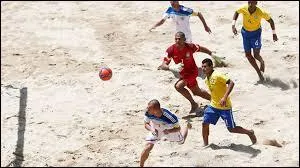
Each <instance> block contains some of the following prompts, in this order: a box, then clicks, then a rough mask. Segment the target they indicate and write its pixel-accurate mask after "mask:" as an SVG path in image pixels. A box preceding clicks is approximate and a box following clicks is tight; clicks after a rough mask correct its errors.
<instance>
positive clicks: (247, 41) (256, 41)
mask: <svg viewBox="0 0 300 168" xmlns="http://www.w3.org/2000/svg"><path fill="white" fill-rule="evenodd" d="M241 32H242V36H243V45H244V50H245V52H251V48H253V49H260V48H261V28H259V29H258V30H255V31H251V32H250V31H247V30H245V29H244V27H243V28H242V30H241Z"/></svg>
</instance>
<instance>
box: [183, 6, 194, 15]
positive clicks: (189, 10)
mask: <svg viewBox="0 0 300 168" xmlns="http://www.w3.org/2000/svg"><path fill="white" fill-rule="evenodd" d="M181 9H182V10H183V11H184V12H186V13H187V14H188V15H192V14H193V12H194V10H193V9H192V8H188V7H185V6H182V8H181Z"/></svg>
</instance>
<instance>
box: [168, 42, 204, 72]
mask: <svg viewBox="0 0 300 168" xmlns="http://www.w3.org/2000/svg"><path fill="white" fill-rule="evenodd" d="M199 50H200V46H199V45H198V44H193V43H185V46H184V48H182V49H181V50H180V49H179V48H178V47H177V46H176V44H173V45H172V46H170V47H169V48H168V49H167V51H166V52H167V53H168V57H169V58H173V60H174V62H175V64H178V63H181V62H182V63H183V65H184V66H183V69H182V71H181V72H180V75H182V76H183V77H184V76H189V75H196V76H197V75H198V67H197V65H196V63H195V60H194V57H193V53H195V52H197V51H199Z"/></svg>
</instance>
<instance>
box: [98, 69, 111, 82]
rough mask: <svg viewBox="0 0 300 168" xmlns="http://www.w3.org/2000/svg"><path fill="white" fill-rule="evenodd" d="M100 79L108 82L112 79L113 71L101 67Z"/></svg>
mask: <svg viewBox="0 0 300 168" xmlns="http://www.w3.org/2000/svg"><path fill="white" fill-rule="evenodd" d="M99 77H100V79H102V80H104V81H107V80H109V79H110V78H111V77H112V70H111V69H110V68H108V67H101V68H100V71H99Z"/></svg>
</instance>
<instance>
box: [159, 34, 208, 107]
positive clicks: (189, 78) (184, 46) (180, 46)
mask: <svg viewBox="0 0 300 168" xmlns="http://www.w3.org/2000/svg"><path fill="white" fill-rule="evenodd" d="M175 42H176V43H175V44H173V45H172V46H170V47H169V48H168V49H167V51H166V52H167V56H166V57H164V60H163V63H162V64H161V65H160V66H159V67H158V70H172V67H169V64H170V62H171V60H172V59H173V60H174V62H175V64H176V66H177V68H176V71H179V74H180V78H179V80H178V81H177V82H176V83H175V89H176V90H177V91H178V92H179V93H181V94H182V95H183V96H184V97H185V98H186V99H188V100H189V101H190V103H191V111H190V113H192V112H195V110H196V109H197V108H198V107H199V105H198V103H196V102H195V101H194V99H193V97H192V95H191V94H190V92H189V91H188V90H187V89H186V88H185V86H187V87H188V88H189V89H190V90H191V91H192V93H193V94H194V95H197V96H200V97H202V98H204V99H206V100H210V94H209V93H208V92H207V91H206V90H203V89H200V88H199V86H198V83H197V80H196V78H197V76H198V67H197V65H196V63H195V60H194V58H193V53H195V52H203V53H206V54H208V55H212V52H211V51H210V50H209V49H207V48H205V47H202V46H200V45H198V44H193V43H186V42H185V35H184V33H183V32H177V33H176V34H175Z"/></svg>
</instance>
